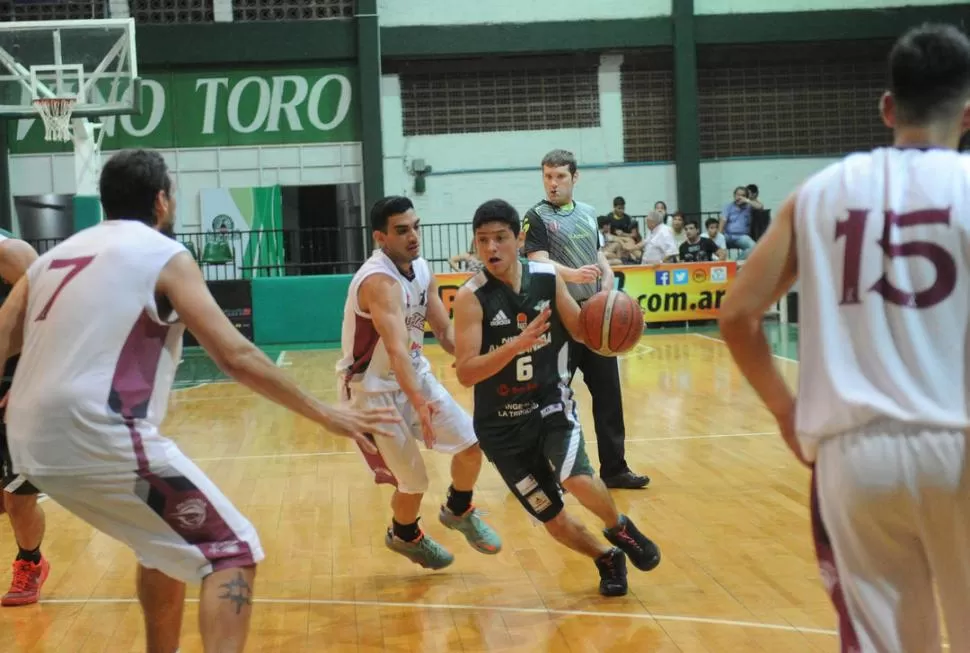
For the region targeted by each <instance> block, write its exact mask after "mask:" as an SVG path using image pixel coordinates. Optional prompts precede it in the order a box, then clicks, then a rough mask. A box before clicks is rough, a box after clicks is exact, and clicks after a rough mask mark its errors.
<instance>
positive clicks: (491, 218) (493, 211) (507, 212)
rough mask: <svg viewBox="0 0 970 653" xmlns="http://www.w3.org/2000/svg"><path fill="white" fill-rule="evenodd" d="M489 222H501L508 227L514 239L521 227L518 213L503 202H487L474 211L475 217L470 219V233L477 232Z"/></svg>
mask: <svg viewBox="0 0 970 653" xmlns="http://www.w3.org/2000/svg"><path fill="white" fill-rule="evenodd" d="M489 222H501V223H502V224H505V225H508V227H509V229H511V230H512V233H513V234H514V235H515V236H516V237H518V235H519V229H520V226H521V225H520V223H519V212H518V211H516V210H515V207H514V206H512V205H511V204H509V203H508V202H506V201H505V200H498V199H496V200H488V201H487V202H485V203H484V204H482V205H481V206H479V207H478V208H477V209H476V210H475V217H473V218H472V231H473V232H474V231H477V230H478V228H479V227H481V226H482V225H485V224H488V223H489Z"/></svg>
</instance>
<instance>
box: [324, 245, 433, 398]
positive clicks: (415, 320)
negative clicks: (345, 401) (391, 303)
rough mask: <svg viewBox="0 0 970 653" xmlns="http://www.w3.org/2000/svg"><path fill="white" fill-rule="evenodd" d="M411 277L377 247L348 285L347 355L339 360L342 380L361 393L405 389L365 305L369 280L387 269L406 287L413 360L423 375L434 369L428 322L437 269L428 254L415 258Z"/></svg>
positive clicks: (344, 335)
mask: <svg viewBox="0 0 970 653" xmlns="http://www.w3.org/2000/svg"><path fill="white" fill-rule="evenodd" d="M411 272H412V275H411V278H408V277H405V276H404V275H403V274H401V272H400V270H398V269H397V266H396V265H394V262H393V261H391V259H389V258H388V257H387V255H386V254H384V252H382V251H380V250H377V251H375V252H374V253H373V254H372V255H371V257H370V258H369V259H367V260H366V261H365V262H364V264H363V265H362V266H361V267H360V269H359V270H357V273H356V274H354V277H353V279H351V281H350V288H348V289H347V301H346V303H345V304H344V321H343V329H342V332H341V345H342V348H343V358H341V359H340V362H338V363H337V372H338V373H339V374H340V376H341V382H342V383H344V384H346V385H348V386H349V387H350V388H352V389H353V390H354V391H355V392H390V391H394V390H399V389H400V386H399V385H398V382H397V380H396V379H395V378H394V372H393V371H392V370H391V363H390V359H389V358H388V355H387V350H386V349H385V348H384V343H383V341H382V340H381V338H380V336H379V335H378V333H377V329H376V328H375V327H374V323H373V321H372V320H371V316H370V313H365V312H364V311H362V310H360V305H359V304H358V302H357V293H358V291H359V290H360V284H361V283H363V281H364V279H366V278H368V277H370V276H371V275H374V274H384V275H387V276H389V277H391V278H392V279H394V280H395V281H397V282H398V284H399V285H400V287H401V300H402V301H403V303H404V319H405V322H406V323H407V329H408V337H409V340H410V354H411V364H412V365H413V366H414V369H415V371H416V372H417V373H418V374H419V375H421V374H424V373H427V372H430V371H431V364H430V363H429V362H428V359H427V358H425V356H424V325H425V323H426V322H427V314H428V293H429V292H430V288H431V268H430V267H429V266H428V262H427V261H426V260H424V259H423V258H418V259H415V260H414V261H413V262H412V263H411Z"/></svg>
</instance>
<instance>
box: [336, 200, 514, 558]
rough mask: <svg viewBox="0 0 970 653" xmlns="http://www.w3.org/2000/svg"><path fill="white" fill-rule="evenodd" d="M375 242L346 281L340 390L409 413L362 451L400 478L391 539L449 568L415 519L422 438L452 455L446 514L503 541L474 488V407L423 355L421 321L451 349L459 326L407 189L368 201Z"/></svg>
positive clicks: (380, 477) (423, 481) (493, 543)
mask: <svg viewBox="0 0 970 653" xmlns="http://www.w3.org/2000/svg"><path fill="white" fill-rule="evenodd" d="M370 222H371V228H372V229H373V232H374V239H375V240H376V241H377V245H378V249H377V250H376V251H375V252H374V253H373V254H372V255H371V257H370V258H369V259H367V261H365V262H364V264H363V265H362V266H361V268H360V269H359V270H358V271H357V273H356V274H355V275H354V277H353V279H352V280H351V282H350V288H348V291H347V301H346V303H345V306H344V322H343V338H342V339H343V354H344V355H343V358H342V359H341V360H340V362H339V363H337V372H338V374H339V377H340V383H341V385H342V388H341V393H342V394H343V395H344V396H345V397H346V398H347V400H348V401H350V402H352V404H353V405H355V406H359V407H362V408H377V407H394V408H397V410H398V411H399V412H400V413H401V415H402V417H403V418H404V420H403V423H402V424H401V425H400V426H398V427H397V428H395V429H393V430H394V431H395V435H394V437H393V438H382V439H379V440H378V441H377V448H378V450H379V455H376V456H369V455H366V453H365V456H364V457H365V459H366V460H367V463H368V465H370V467H371V469H372V470H373V472H374V475H375V482H377V483H388V484H391V485H393V486H394V487H395V491H394V494H393V496H392V497H391V511H392V513H393V519H392V520H391V527H390V528H389V529H388V530H387V533H386V535H385V539H384V542H385V544H386V545H387V547H388V548H389V549H391V550H392V551H395V552H397V553H400V554H401V555H403V556H405V557H407V558H408V559H410V560H411V561H413V562H415V563H417V564H419V565H421V566H422V567H425V568H428V569H442V568H444V567H447V566H448V565H450V564H451V563H452V562H453V561H454V556H453V555H452V554H451V553H450V552H449V551H447V550H446V549H445V548H444V547H443V546H441V545H440V544H439V543H438V542H436V541H434V540H433V539H432V538H431V537H429V536H428V535H427V534H426V533H424V532H423V531H422V529H421V528H420V527H419V526H418V514H419V512H420V509H421V500H422V498H423V497H424V493H425V492H427V490H428V473H427V470H426V469H425V465H424V460H423V459H422V458H421V450H420V449H419V447H418V441H419V440H423V441H424V444H425V446H426V447H428V448H429V449H433V450H435V451H438V452H441V453H445V454H449V455H451V456H453V458H452V462H451V487H450V488H449V489H448V499H447V502H446V503H445V505H443V506H441V510H440V511H439V513H438V519H439V521H440V522H441V523H442V524H443V525H444V526H446V527H448V528H451V529H455V530H457V531H459V532H460V533H461V534H462V535H464V536H465V539H466V540H467V541H468V543H469V544H470V545H471V546H472V547H473V548H474V549H476V550H477V551H480V552H481V553H486V554H495V553H498V552H499V551H500V550H501V548H502V542H501V540H500V539H499V536H498V534H497V533H495V531H494V530H492V528H491V527H490V526H488V524H486V523H485V522H484V521H483V520H482V518H481V517H480V516H479V514H478V511H477V510H476V509H475V507H474V505H473V504H472V491H473V488H474V487H475V482H476V481H477V480H478V475H479V472H480V471H481V468H482V450H481V448H479V446H478V439H477V438H476V437H475V431H474V427H473V425H472V420H471V416H470V415H469V414H468V413H467V412H465V410H464V409H463V408H462V407H461V406H459V405H458V403H457V402H456V401H455V400H454V399H453V398H452V396H451V395H450V394H448V391H447V390H445V389H444V388H443V387H442V385H441V384H440V383H439V382H438V380H437V379H436V378H435V377H434V375H433V374H432V373H431V364H430V363H429V362H428V359H427V358H425V356H424V348H423V343H424V325H425V323H426V322H427V323H428V324H430V325H431V329H432V332H433V333H434V334H435V337H436V338H437V339H438V342H439V343H440V344H441V347H442V348H443V349H444V350H445V351H446V352H448V353H449V354H454V351H455V339H454V330H453V328H452V326H451V320H450V318H449V316H448V311H447V310H446V309H445V307H444V304H443V303H442V301H441V298H440V297H438V286H437V283H436V282H435V280H434V276H433V275H432V273H431V268H430V266H429V265H428V262H427V261H426V260H425V259H423V258H421V255H420V237H419V234H418V223H419V219H418V216H417V215H416V214H415V212H414V205H413V204H412V203H411V200H409V199H408V198H406V197H399V196H391V197H385V198H383V199H381V200H379V201H378V202H377V203H375V204H374V206H373V207H372V208H371V212H370Z"/></svg>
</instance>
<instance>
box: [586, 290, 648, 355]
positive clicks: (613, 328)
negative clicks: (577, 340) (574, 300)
mask: <svg viewBox="0 0 970 653" xmlns="http://www.w3.org/2000/svg"><path fill="white" fill-rule="evenodd" d="M579 323H580V327H581V328H582V332H583V336H584V337H585V338H586V345H587V346H588V347H589V348H590V349H592V350H593V351H595V352H597V353H598V354H600V355H602V356H617V355H619V354H623V353H625V352H628V351H630V350H631V349H633V348H634V347H636V345H637V343H638V342H640V336H641V335H642V334H643V311H641V310H640V305H639V304H638V303H637V301H636V300H635V299H633V297H630V296H629V295H628V294H626V293H625V292H621V291H619V290H601V291H600V292H598V293H596V294H595V295H593V296H592V297H590V298H589V300H587V301H586V302H584V303H583V306H582V308H581V309H580V311H579Z"/></svg>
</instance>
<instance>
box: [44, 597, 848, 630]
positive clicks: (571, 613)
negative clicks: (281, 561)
mask: <svg viewBox="0 0 970 653" xmlns="http://www.w3.org/2000/svg"><path fill="white" fill-rule="evenodd" d="M185 601H186V602H187V603H198V602H199V599H193V598H187V599H185ZM137 602H138V599H134V598H129V599H97V598H91V599H41V601H40V603H41V604H45V603H46V604H54V605H56V604H61V605H79V604H85V603H92V604H119V603H120V604H132V603H137ZM253 603H266V604H270V605H332V606H369V607H375V608H401V609H405V610H454V611H466V612H467V611H473V610H474V611H486V612H507V613H513V614H545V615H551V616H557V617H601V618H603V619H638V620H643V621H658V622H660V621H679V622H686V623H697V624H709V625H712V626H735V627H738V628H756V629H761V630H782V631H786V632H793V633H803V634H812V635H836V634H837V633H836V631H834V630H826V629H823V628H808V627H803V626H792V625H790V624H767V623H760V622H757V621H736V620H734V619H712V618H708V617H691V616H687V615H663V614H651V613H648V612H632V613H629V612H598V611H594V610H554V609H551V608H514V607H510V606H503V605H461V604H449V603H402V602H393V601H342V600H338V599H259V598H256V599H253Z"/></svg>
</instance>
